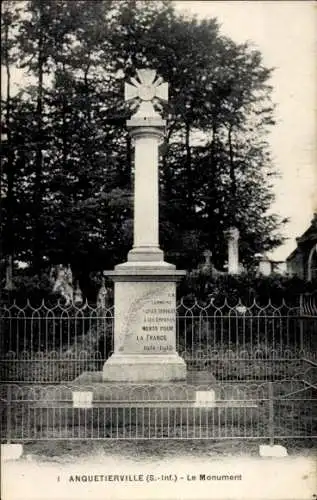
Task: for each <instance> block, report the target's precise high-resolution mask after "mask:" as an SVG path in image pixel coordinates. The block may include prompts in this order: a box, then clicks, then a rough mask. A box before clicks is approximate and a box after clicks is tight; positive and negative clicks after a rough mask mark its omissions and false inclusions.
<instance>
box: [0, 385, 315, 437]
mask: <svg viewBox="0 0 317 500" xmlns="http://www.w3.org/2000/svg"><path fill="white" fill-rule="evenodd" d="M77 391H81V392H82V391H85V393H86V394H87V393H88V394H89V393H91V394H92V401H91V404H90V405H89V404H88V403H86V406H81V407H80V406H79V407H76V405H75V403H74V394H75V393H77ZM210 394H212V396H213V397H211V398H210V397H209V396H208V395H210ZM316 394H317V393H316V388H312V387H308V386H306V385H305V384H304V383H303V382H302V381H300V380H293V381H283V382H268V383H261V384H241V383H240V384H231V383H221V384H219V383H216V384H213V385H212V386H205V385H203V386H190V385H185V384H184V385H182V384H178V385H177V386H175V384H174V385H171V384H162V385H161V386H160V387H158V386H157V385H156V386H151V385H146V386H145V385H129V387H127V386H126V385H125V386H124V385H119V384H114V385H112V386H108V387H105V386H103V387H96V385H93V386H84V387H83V386H80V387H76V386H69V385H60V386H43V385H42V386H33V387H30V386H25V385H24V386H15V385H8V387H7V393H6V394H3V395H2V396H3V397H2V403H3V406H2V410H3V411H2V418H1V423H2V433H1V434H2V437H3V440H6V441H7V442H26V441H29V442H30V441H40V440H65V439H70V440H105V439H110V440H111V439H115V440H124V439H127V440H138V439H142V440H147V439H151V440H153V439H179V440H187V439H199V440H201V439H210V440H222V439H239V440H243V439H244V440H257V439H258V440H264V439H266V440H269V442H270V443H271V444H273V443H274V442H275V440H277V439H316V438H317V426H316V424H317V414H316V407H317V397H316Z"/></svg>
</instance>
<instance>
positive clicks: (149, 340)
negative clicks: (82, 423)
mask: <svg viewBox="0 0 317 500" xmlns="http://www.w3.org/2000/svg"><path fill="white" fill-rule="evenodd" d="M137 76H138V79H135V78H132V79H131V82H132V84H133V85H131V84H128V83H126V84H125V100H127V101H129V100H132V99H138V103H139V107H138V110H137V112H136V113H135V114H134V115H133V116H132V117H131V119H130V120H128V121H127V127H128V129H129V132H130V135H131V137H132V139H133V141H134V148H135V174H134V226H133V229H134V239H133V247H132V249H131V250H130V252H129V253H128V258H127V262H124V263H122V264H119V265H117V266H116V267H115V270H114V271H107V272H106V275H107V276H109V277H111V279H112V280H113V281H114V306H115V323H114V353H113V354H112V356H110V358H109V359H108V360H107V361H106V362H105V364H104V368H103V380H104V381H128V382H139V381H140V382H150V381H176V380H184V379H185V378H186V364H185V362H184V360H183V359H182V358H181V357H180V356H179V355H178V353H177V352H176V283H177V281H179V280H180V279H181V278H182V277H183V276H184V275H185V274H186V272H185V271H177V270H176V268H175V266H174V265H173V264H169V263H167V262H165V261H164V254H163V251H162V250H161V249H160V247H159V230H158V228H159V225H158V222H159V213H158V212H159V176H158V147H159V143H160V141H161V140H162V139H163V137H164V131H165V125H166V122H165V120H163V119H162V118H161V116H160V114H159V113H158V112H157V111H156V110H155V108H154V105H153V103H155V102H159V101H160V100H163V101H167V100H168V84H167V83H164V82H163V80H162V79H161V78H156V72H155V71H153V70H149V69H140V70H138V71H137Z"/></svg>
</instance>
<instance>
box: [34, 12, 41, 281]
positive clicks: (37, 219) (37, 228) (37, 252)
mask: <svg viewBox="0 0 317 500" xmlns="http://www.w3.org/2000/svg"><path fill="white" fill-rule="evenodd" d="M40 16H42V8H41V7H40ZM42 29H43V28H42V26H41V25H40V34H39V39H38V82H37V104H36V117H37V134H36V158H35V182H34V195H33V201H34V237H33V268H34V272H35V273H39V272H40V269H41V264H42V251H43V249H42V245H41V242H42V239H43V238H42V231H43V229H44V228H43V227H42V221H41V209H42V201H43V145H42V141H43V76H44V53H43V32H42Z"/></svg>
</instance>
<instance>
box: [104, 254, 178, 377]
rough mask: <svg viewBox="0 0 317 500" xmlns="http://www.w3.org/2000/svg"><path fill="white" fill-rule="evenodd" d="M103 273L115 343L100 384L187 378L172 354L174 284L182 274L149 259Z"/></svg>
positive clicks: (163, 263) (173, 350)
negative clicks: (109, 286) (110, 293)
mask: <svg viewBox="0 0 317 500" xmlns="http://www.w3.org/2000/svg"><path fill="white" fill-rule="evenodd" d="M132 255H133V254H132ZM149 255H150V254H149ZM151 255H152V254H151ZM152 257H153V255H152ZM149 258H150V257H149ZM107 275H108V276H109V277H111V279H112V280H113V281H114V284H115V286H114V299H115V300H114V302H115V321H114V334H115V335H114V337H115V341H114V353H113V355H112V356H111V357H110V358H109V359H108V360H107V361H106V363H105V365H104V369H103V380H104V381H109V382H123V381H124V382H138V383H139V382H155V381H161V382H173V381H181V380H185V379H186V363H185V361H184V360H183V359H182V358H181V357H180V356H179V355H178V353H177V352H176V283H177V281H179V280H180V279H181V278H182V277H183V276H184V275H185V271H177V270H176V269H175V266H174V265H172V264H169V263H167V262H164V261H163V260H162V261H159V262H155V261H152V260H148V261H135V262H125V263H123V264H119V265H118V266H116V268H115V270H114V271H108V272H107Z"/></svg>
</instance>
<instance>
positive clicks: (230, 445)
mask: <svg viewBox="0 0 317 500" xmlns="http://www.w3.org/2000/svg"><path fill="white" fill-rule="evenodd" d="M260 444H268V441H267V440H259V441H247V440H246V441H245V440H243V441H241V440H234V439H233V440H198V439H197V440H186V441H180V440H155V441H142V440H138V441H135V440H124V441H117V440H110V441H109V440H108V441H70V440H65V441H40V442H28V443H25V444H24V453H23V457H22V460H25V459H29V458H30V457H32V459H33V460H39V461H41V462H45V461H47V462H57V463H63V462H64V463H68V462H73V461H76V462H78V461H82V460H87V459H88V460H89V458H90V457H95V458H96V457H105V458H106V457H107V456H108V457H111V458H114V457H116V456H117V457H119V458H120V457H122V458H125V459H128V460H132V461H134V462H136V461H151V462H153V461H160V460H164V459H171V458H176V457H177V458H183V457H184V458H185V457H188V458H192V459H206V460H208V459H211V458H224V457H239V456H240V457H258V456H259V445H260ZM276 444H281V445H283V446H286V448H287V450H288V453H289V455H291V456H306V457H311V456H316V455H317V443H313V442H312V440H308V439H306V440H279V441H277V442H276Z"/></svg>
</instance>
